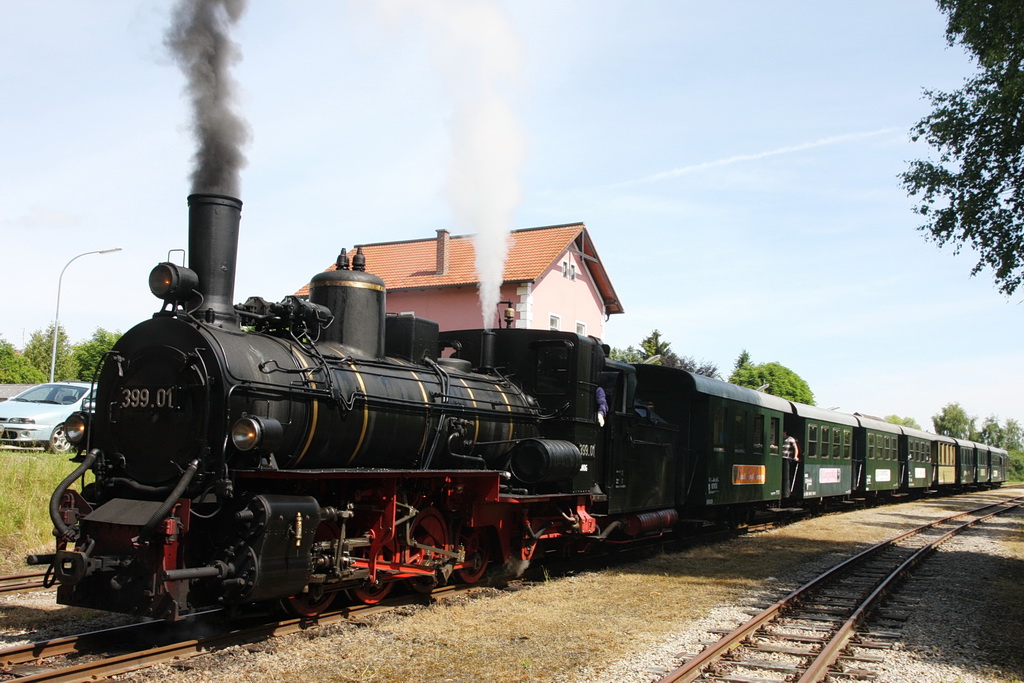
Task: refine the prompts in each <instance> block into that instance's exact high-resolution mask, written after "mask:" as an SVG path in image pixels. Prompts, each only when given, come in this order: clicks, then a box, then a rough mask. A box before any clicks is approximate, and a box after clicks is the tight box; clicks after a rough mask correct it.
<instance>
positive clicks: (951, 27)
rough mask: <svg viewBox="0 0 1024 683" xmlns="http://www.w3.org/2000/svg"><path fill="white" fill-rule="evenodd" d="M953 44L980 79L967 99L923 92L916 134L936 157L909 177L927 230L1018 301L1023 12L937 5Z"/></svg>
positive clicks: (916, 165) (992, 3) (959, 0)
mask: <svg viewBox="0 0 1024 683" xmlns="http://www.w3.org/2000/svg"><path fill="white" fill-rule="evenodd" d="M938 5H939V9H940V10H941V11H942V12H944V13H945V14H946V16H947V19H948V25H947V29H946V40H947V42H948V43H949V44H950V45H951V46H952V45H956V44H957V43H959V44H960V45H962V46H963V47H964V48H966V49H967V50H968V52H970V53H971V55H972V56H973V57H974V59H975V60H976V61H977V64H978V67H979V71H978V73H977V75H976V76H975V77H974V78H971V79H970V80H968V81H967V82H966V83H965V84H964V87H963V88H961V89H960V90H957V91H954V92H951V93H945V92H935V91H930V90H929V91H925V94H926V96H927V97H929V98H930V99H931V101H932V106H933V111H932V113H931V114H930V115H928V116H927V117H925V118H924V119H922V120H920V121H919V122H918V123H917V124H916V126H915V127H914V130H913V133H912V135H911V137H912V139H913V140H914V141H917V140H919V139H921V138H923V139H924V140H925V141H926V142H927V143H928V144H929V145H930V146H931V147H933V148H934V149H935V151H936V152H937V155H938V158H937V160H935V161H924V160H916V161H912V162H911V163H910V168H909V170H908V171H906V172H905V173H903V174H902V175H901V180H902V184H903V187H904V189H906V190H907V192H908V193H909V194H910V195H912V196H917V195H920V197H921V199H920V204H918V205H917V206H916V207H915V211H916V212H917V213H918V214H920V215H921V216H923V217H924V219H925V224H924V225H923V226H921V228H920V229H921V230H923V231H926V232H927V233H929V235H930V238H931V239H933V240H934V241H935V242H937V243H938V244H939V245H940V246H941V245H945V244H947V243H952V244H953V245H954V250H955V251H956V252H959V251H960V248H961V247H962V246H963V245H965V244H969V245H970V246H971V247H973V248H974V249H975V250H976V251H977V252H978V254H979V257H980V258H979V260H978V262H977V264H976V265H975V266H974V269H973V271H972V275H973V274H977V273H978V272H979V271H981V270H982V269H983V268H985V267H990V268H992V269H993V271H994V279H995V281H996V283H997V285H998V286H999V289H1000V291H1002V292H1003V293H1004V294H1007V295H1010V294H1013V292H1014V291H1015V290H1016V289H1017V288H1018V287H1019V286H1020V285H1021V283H1022V282H1024V249H1022V248H1021V244H1022V241H1024V126H1022V125H1020V121H1021V120H1024V12H1022V11H1021V5H1020V0H938Z"/></svg>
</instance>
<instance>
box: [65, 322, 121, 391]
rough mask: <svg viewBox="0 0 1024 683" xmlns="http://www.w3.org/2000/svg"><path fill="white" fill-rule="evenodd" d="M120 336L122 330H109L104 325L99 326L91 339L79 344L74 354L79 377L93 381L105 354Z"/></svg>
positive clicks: (86, 380) (85, 380)
mask: <svg viewBox="0 0 1024 683" xmlns="http://www.w3.org/2000/svg"><path fill="white" fill-rule="evenodd" d="M120 338H121V333H120V332H108V331H107V330H105V329H103V328H102V327H97V328H96V331H95V332H93V333H92V338H91V339H89V340H87V341H84V342H82V343H80V344H77V345H76V346H75V349H74V353H73V355H74V360H75V365H76V366H77V367H78V379H80V380H82V381H83V382H91V381H92V379H93V375H94V373H95V372H96V370H97V369H98V368H99V366H100V362H101V361H102V360H103V355H104V354H105V353H106V352H107V351H109V350H110V349H111V348H113V346H114V344H116V343H117V340H118V339H120Z"/></svg>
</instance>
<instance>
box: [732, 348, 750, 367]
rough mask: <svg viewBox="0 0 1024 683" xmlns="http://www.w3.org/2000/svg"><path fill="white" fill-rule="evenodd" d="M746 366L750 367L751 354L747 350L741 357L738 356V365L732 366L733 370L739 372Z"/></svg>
mask: <svg viewBox="0 0 1024 683" xmlns="http://www.w3.org/2000/svg"><path fill="white" fill-rule="evenodd" d="M744 365H750V353H749V352H748V351H747V350H746V349H743V350H742V351H740V355H738V356H736V363H735V364H734V365H733V366H732V369H733V370H739V369H740V368H742V367H743V366H744Z"/></svg>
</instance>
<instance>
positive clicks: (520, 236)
mask: <svg viewBox="0 0 1024 683" xmlns="http://www.w3.org/2000/svg"><path fill="white" fill-rule="evenodd" d="M509 241H510V247H509V250H508V254H507V256H506V258H505V273H504V278H503V280H504V282H506V283H512V282H533V281H536V280H537V279H538V278H540V276H541V275H543V274H544V271H546V270H547V269H548V268H549V267H550V266H551V265H552V264H553V263H555V261H556V260H557V259H558V258H559V257H560V256H561V255H562V254H563V253H564V252H565V250H566V249H568V248H569V247H570V246H572V245H573V242H576V243H577V247H578V249H579V251H580V252H581V254H582V255H583V258H584V259H586V260H587V265H588V267H589V269H590V271H591V274H592V275H593V277H594V282H595V284H596V285H597V288H598V291H600V293H601V296H602V298H603V299H604V303H605V306H606V307H607V310H608V312H609V313H621V312H622V305H621V304H620V302H619V300H618V297H617V295H616V294H615V290H614V289H613V288H612V286H611V281H610V280H609V279H608V274H607V273H606V272H605V270H604V266H603V265H601V261H600V259H599V258H598V257H597V252H596V250H594V248H593V243H592V242H591V241H590V235H589V234H588V233H587V228H586V226H585V225H584V224H583V223H569V224H566V225H552V226H546V227H540V228H524V229H521V230H513V231H512V233H511V236H510V240H509ZM356 246H357V247H362V250H363V255H364V256H365V257H366V270H367V272H370V273H373V274H374V275H376V276H378V277H379V278H381V279H382V280H384V284H385V285H386V287H387V288H388V290H389V291H396V290H409V289H431V288H437V287H460V286H469V285H476V284H477V283H478V279H477V275H476V266H475V263H474V258H475V256H476V250H475V249H474V247H473V236H472V235H451V236H450V238H449V242H448V270H447V272H445V273H444V274H441V275H438V274H437V238H436V237H432V238H427V239H420V240H408V241H405V242H379V243H377V244H361V245H356ZM353 254H355V249H354V248H353V249H352V250H351V251H350V252H349V257H350V258H351V256H352V255H353ZM335 269H336V266H335V265H334V264H331V265H330V267H328V268H327V270H335ZM296 294H297V295H298V296H303V297H305V296H308V295H309V285H308V284H307V285H305V286H304V287H302V289H300V290H299V291H298V292H296Z"/></svg>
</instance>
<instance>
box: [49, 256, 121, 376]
mask: <svg viewBox="0 0 1024 683" xmlns="http://www.w3.org/2000/svg"><path fill="white" fill-rule="evenodd" d="M115 251H121V247H115V248H113V249H102V250H100V251H87V252H85V253H84V254H79V255H78V256H76V257H75V258H73V259H71V260H70V261H68V262H67V263H66V264H64V268H62V269H61V271H60V277H59V278H57V310H56V312H54V314H53V350H52V351H50V381H51V382H52V381H53V370H54V368H55V367H56V366H57V325H58V322H59V320H60V288H61V285H62V284H64V271H65V270H67V269H68V266H70V265H71V264H72V263H74V262H75V261H76V260H77V259H80V258H82V257H83V256H88V255H89V254H112V253H114V252H115Z"/></svg>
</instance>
